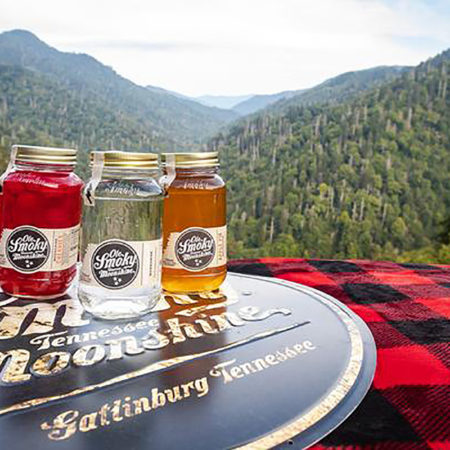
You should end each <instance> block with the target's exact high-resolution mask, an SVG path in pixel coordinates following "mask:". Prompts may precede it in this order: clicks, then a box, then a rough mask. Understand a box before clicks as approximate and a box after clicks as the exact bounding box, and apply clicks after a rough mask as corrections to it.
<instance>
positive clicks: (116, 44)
mask: <svg viewBox="0 0 450 450" xmlns="http://www.w3.org/2000/svg"><path fill="white" fill-rule="evenodd" d="M65 45H66V46H68V47H83V48H84V49H87V50H88V49H108V50H110V49H113V50H136V51H142V52H176V51H185V50H200V49H202V48H208V45H207V44H205V43H201V42H197V43H193V42H147V41H126V40H120V41H118V40H86V41H79V42H70V41H68V42H66V43H65Z"/></svg>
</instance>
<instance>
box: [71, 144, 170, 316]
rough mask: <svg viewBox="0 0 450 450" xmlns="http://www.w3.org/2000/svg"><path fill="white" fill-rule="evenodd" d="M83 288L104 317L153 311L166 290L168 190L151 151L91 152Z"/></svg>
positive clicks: (87, 304) (86, 302)
mask: <svg viewBox="0 0 450 450" xmlns="http://www.w3.org/2000/svg"><path fill="white" fill-rule="evenodd" d="M91 166H92V178H91V180H90V181H89V182H88V184H87V185H86V188H85V192H84V198H85V208H84V213H83V230H82V239H81V242H82V248H81V250H82V258H83V264H82V269H81V275H80V283H79V288H78V294H79V298H80V301H81V303H82V304H83V306H84V308H85V309H86V310H87V311H88V312H90V313H91V314H93V315H94V316H97V317H101V318H103V319H124V318H130V317H136V316H139V315H141V314H144V313H146V312H148V311H150V310H151V309H152V308H153V306H154V305H155V304H156V303H157V301H158V300H159V297H160V294H161V258H162V240H161V219H162V200H163V190H162V188H161V187H160V185H159V184H158V182H157V177H158V176H159V171H158V157H157V155H154V154H152V153H129V152H116V151H107V152H92V153H91Z"/></svg>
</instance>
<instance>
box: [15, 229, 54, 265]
mask: <svg viewBox="0 0 450 450" xmlns="http://www.w3.org/2000/svg"><path fill="white" fill-rule="evenodd" d="M49 256H50V243H49V241H48V239H47V238H46V237H45V235H44V234H43V233H42V232H41V231H40V230H38V229H37V228H32V227H20V228H16V229H15V230H14V231H13V232H12V233H11V234H10V235H9V237H8V239H7V241H6V257H7V258H8V261H9V262H10V263H11V265H12V266H13V267H14V268H15V269H17V270H18V271H20V272H28V273H31V272H36V271H37V270H39V269H40V268H41V267H42V266H43V265H44V264H45V263H46V262H47V260H48V258H49Z"/></svg>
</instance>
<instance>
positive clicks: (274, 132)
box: [212, 51, 450, 258]
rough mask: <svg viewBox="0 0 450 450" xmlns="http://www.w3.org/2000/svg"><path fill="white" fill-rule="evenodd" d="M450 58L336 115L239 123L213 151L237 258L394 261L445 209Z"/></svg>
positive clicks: (293, 112) (337, 109)
mask: <svg viewBox="0 0 450 450" xmlns="http://www.w3.org/2000/svg"><path fill="white" fill-rule="evenodd" d="M449 66H450V51H446V52H444V53H442V54H441V55H439V56H437V57H436V58H434V59H431V60H429V61H427V62H425V63H423V64H421V65H420V66H418V67H417V68H415V69H412V70H409V71H407V72H404V73H403V74H401V75H400V76H399V77H398V78H396V79H395V80H394V81H391V82H387V83H385V84H383V85H380V86H378V87H376V88H375V89H372V90H370V91H368V92H363V93H361V94H359V95H357V96H355V97H352V99H351V100H347V101H344V102H342V103H340V104H337V105H336V104H331V105H330V104H323V103H322V104H313V105H305V106H302V105H301V106H291V107H288V108H287V109H286V110H284V109H283V110H282V111H278V110H271V109H270V108H269V110H266V111H264V112H263V113H261V114H259V115H257V116H255V117H250V118H249V119H248V120H246V121H241V122H240V123H238V124H237V125H236V126H234V127H233V128H232V129H231V131H230V132H229V133H228V134H226V135H219V136H218V137H217V138H216V139H215V140H214V141H213V143H212V146H213V147H215V148H218V149H219V150H220V152H221V160H222V166H223V172H224V176H225V178H226V180H227V181H228V192H229V211H228V212H229V240H230V250H231V254H232V256H233V257H245V256H263V255H272V256H276V255H280V256H311V257H337V258H339V257H355V258H378V257H390V258H391V257H395V255H396V254H398V253H399V252H402V251H406V250H411V249H415V248H419V247H423V246H426V245H428V244H429V243H430V242H431V241H432V240H433V239H434V237H435V236H436V233H438V232H439V231H440V224H441V222H442V221H443V220H444V218H445V216H446V214H447V212H448V211H449V206H450V177H449V169H450V93H449V90H450V87H448V84H449V73H450V67H449Z"/></svg>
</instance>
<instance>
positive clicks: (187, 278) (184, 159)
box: [161, 152, 227, 293]
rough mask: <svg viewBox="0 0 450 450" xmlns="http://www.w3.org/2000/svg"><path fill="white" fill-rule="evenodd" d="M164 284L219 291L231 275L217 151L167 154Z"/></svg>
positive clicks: (169, 288) (188, 290) (171, 288)
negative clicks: (228, 274) (228, 265)
mask: <svg viewBox="0 0 450 450" xmlns="http://www.w3.org/2000/svg"><path fill="white" fill-rule="evenodd" d="M162 167H163V171H164V175H163V177H162V178H161V185H162V186H163V187H164V188H165V190H166V198H165V199H164V216H163V248H164V250H163V272H162V283H163V288H164V289H165V290H167V291H170V292H176V293H194V292H203V291H211V290H214V289H217V288H218V287H219V286H220V285H221V284H222V282H223V281H224V279H225V277H226V273H227V268H226V263H227V232H226V189H225V183H224V181H223V180H222V178H221V177H220V176H219V174H218V170H219V160H218V154H217V152H203V153H165V154H163V155H162Z"/></svg>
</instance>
